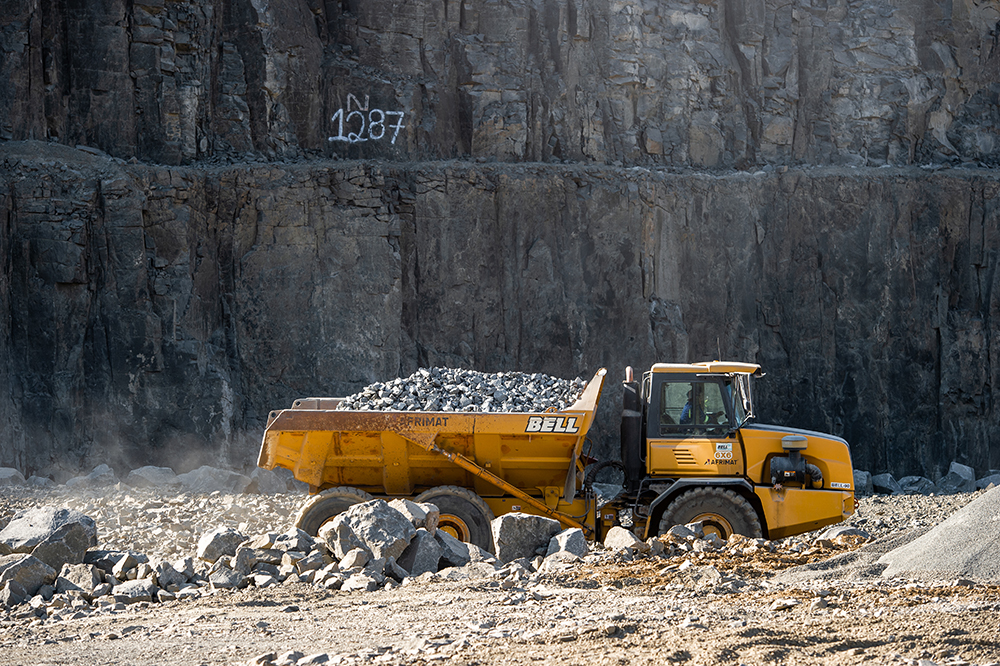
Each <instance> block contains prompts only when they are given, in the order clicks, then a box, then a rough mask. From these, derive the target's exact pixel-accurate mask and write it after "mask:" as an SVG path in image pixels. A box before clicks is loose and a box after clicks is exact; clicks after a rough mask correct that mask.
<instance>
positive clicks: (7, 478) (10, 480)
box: [0, 467, 24, 486]
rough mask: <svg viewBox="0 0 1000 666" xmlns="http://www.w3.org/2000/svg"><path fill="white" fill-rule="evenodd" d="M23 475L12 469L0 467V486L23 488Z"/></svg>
mask: <svg viewBox="0 0 1000 666" xmlns="http://www.w3.org/2000/svg"><path fill="white" fill-rule="evenodd" d="M23 485H24V475H23V474H21V472H20V471H19V470H16V469H14V468H13V467H0V486H23Z"/></svg>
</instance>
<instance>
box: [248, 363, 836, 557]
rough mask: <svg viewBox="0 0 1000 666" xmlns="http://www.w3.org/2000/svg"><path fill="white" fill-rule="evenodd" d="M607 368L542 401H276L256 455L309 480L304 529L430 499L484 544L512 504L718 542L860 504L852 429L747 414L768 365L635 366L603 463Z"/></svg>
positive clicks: (571, 523) (774, 532)
mask: <svg viewBox="0 0 1000 666" xmlns="http://www.w3.org/2000/svg"><path fill="white" fill-rule="evenodd" d="M605 375H606V370H604V369H603V368H602V369H601V370H598V371H597V373H596V374H595V375H594V377H593V379H591V380H590V382H588V384H587V386H586V388H585V389H584V391H583V393H582V394H581V395H580V397H579V398H578V399H577V400H576V402H575V403H574V404H572V405H570V406H569V407H567V408H565V409H563V410H561V411H557V412H556V411H554V412H545V413H523V412H514V413H496V412H494V413H488V412H487V413H481V412H415V411H385V412H380V411H345V410H337V409H336V407H337V405H338V404H339V403H340V399H338V398H305V399H301V400H296V401H295V403H294V404H293V405H292V407H291V409H285V410H281V411H274V412H271V414H270V416H269V418H268V424H267V428H266V430H265V432H264V441H263V444H262V446H261V451H260V459H259V460H258V463H257V464H258V465H259V466H260V467H263V468H266V469H274V468H275V467H284V468H287V469H289V470H291V471H292V472H293V473H294V475H295V478H297V479H298V480H300V481H303V482H305V483H307V484H309V488H310V490H311V492H312V493H313V495H312V497H311V498H310V499H309V500H307V501H306V503H305V505H304V506H303V507H302V509H301V510H300V511H299V513H298V516H297V518H296V525H298V526H299V527H301V528H302V529H304V530H305V531H307V532H309V533H310V534H316V533H317V531H318V530H319V527H320V526H321V525H322V524H323V523H325V522H326V521H328V520H330V519H332V518H333V517H334V516H336V515H337V514H339V513H340V512H341V511H344V510H345V509H347V508H348V507H350V506H351V505H352V504H356V503H358V502H364V501H368V500H370V499H374V498H383V499H393V498H407V499H412V500H414V501H417V502H429V503H432V504H435V505H436V506H437V507H438V508H439V509H440V510H441V521H440V528H441V529H444V530H446V531H447V532H449V533H450V534H452V535H453V536H456V537H458V538H460V539H462V540H464V541H468V542H471V543H475V544H477V545H479V546H481V547H482V548H485V549H487V550H492V548H493V543H492V535H491V532H490V522H491V521H492V520H493V518H494V517H495V516H497V515H501V514H504V513H507V512H510V511H520V512H524V513H533V514H539V515H544V516H549V517H551V518H554V519H556V520H558V521H560V522H561V523H562V524H563V525H564V526H567V527H579V528H581V529H582V530H583V531H584V532H585V533H586V534H587V536H588V537H589V538H592V539H600V538H602V535H603V534H604V533H605V532H606V531H607V530H608V529H610V528H611V527H613V526H615V525H624V526H627V527H629V528H631V529H632V530H633V531H634V532H635V533H636V534H637V535H638V536H640V537H641V538H644V539H645V538H648V537H650V536H655V535H657V534H661V533H663V532H665V531H666V530H668V529H669V528H670V526H671V525H674V524H686V523H691V522H695V521H701V522H702V523H703V524H704V527H705V531H706V533H715V534H717V535H718V536H719V537H721V538H723V539H726V538H728V537H729V536H730V535H731V534H734V533H738V534H745V535H747V536H753V537H758V536H764V537H767V538H771V539H776V538H781V537H785V536H790V535H793V534H800V533H802V532H807V531H810V530H813V529H817V528H819V527H823V526H825V525H831V524H833V523H838V522H840V521H841V520H843V519H844V518H846V517H848V516H850V515H851V514H852V513H853V512H854V490H853V469H852V465H851V455H850V449H849V447H848V445H847V442H845V441H844V440H843V439H840V438H839V437H834V436H832V435H824V434H821V433H817V432H812V431H806V430H797V429H793V428H783V427H778V426H769V425H760V424H756V423H753V418H754V409H753V399H752V393H751V382H752V381H753V378H754V377H759V376H760V366H757V365H753V364H748V363H733V362H720V361H713V362H706V363H691V364H676V363H657V364H655V365H654V366H653V367H652V368H650V370H649V371H648V372H646V373H644V374H643V376H642V379H641V381H637V380H636V379H635V378H634V377H633V374H632V369H631V368H628V369H627V370H626V377H625V383H624V389H625V392H624V401H623V403H624V404H623V408H622V418H621V460H620V461H618V460H614V461H605V462H598V461H595V460H594V459H592V458H590V457H588V456H587V455H585V453H584V445H585V443H586V442H587V432H588V431H589V429H590V427H591V425H592V424H593V422H594V415H595V413H596V411H597V405H598V402H599V400H600V397H601V390H602V388H603V385H604V380H605ZM588 465H589V466H590V473H589V474H587V475H586V476H585V474H584V470H585V468H586V467H587V466H588ZM607 467H613V468H616V469H618V470H620V471H621V472H623V473H624V482H623V484H622V490H621V492H620V493H619V495H618V496H617V497H616V498H615V499H613V500H611V501H610V502H608V503H606V504H604V505H603V506H601V507H600V508H598V505H597V499H598V498H597V495H596V494H595V492H594V490H593V488H592V487H591V481H592V479H593V478H594V476H595V474H596V473H597V472H598V471H599V470H601V469H603V468H607Z"/></svg>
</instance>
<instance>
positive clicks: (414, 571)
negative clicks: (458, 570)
mask: <svg viewBox="0 0 1000 666" xmlns="http://www.w3.org/2000/svg"><path fill="white" fill-rule="evenodd" d="M434 537H435V535H434V534H431V533H430V532H428V531H427V530H425V529H424V528H422V527H421V528H420V529H419V530H417V531H416V533H415V534H414V535H413V538H412V539H411V540H410V544H409V545H408V546H407V547H406V550H404V551H403V552H402V554H401V555H400V556H399V557H398V558H396V563H397V564H398V565H399V566H401V567H403V568H404V569H406V570H407V571H409V572H410V575H411V576H419V575H421V574H425V573H427V572H428V571H430V572H432V573H434V572H437V570H438V566H439V565H440V562H441V555H442V554H443V552H444V549H443V548H442V547H441V543H440V542H439V541H438V540H437V539H435V538H434Z"/></svg>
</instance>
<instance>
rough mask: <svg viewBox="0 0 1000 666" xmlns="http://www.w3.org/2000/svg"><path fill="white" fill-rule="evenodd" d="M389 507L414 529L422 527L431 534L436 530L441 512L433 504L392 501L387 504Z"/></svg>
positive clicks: (406, 500)
mask: <svg viewBox="0 0 1000 666" xmlns="http://www.w3.org/2000/svg"><path fill="white" fill-rule="evenodd" d="M389 506H391V507H392V508H393V509H395V510H396V511H399V512H400V513H401V514H403V515H404V516H406V518H407V519H408V520H409V521H410V522H411V523H412V524H413V526H414V527H415V528H417V529H419V528H421V527H422V528H424V529H425V530H427V531H428V532H429V533H431V534H434V531H435V530H437V525H438V520H439V519H440V518H441V512H440V511H439V510H438V508H437V507H436V506H434V505H433V504H429V503H427V502H412V501H410V500H408V499H394V500H392V501H391V502H389Z"/></svg>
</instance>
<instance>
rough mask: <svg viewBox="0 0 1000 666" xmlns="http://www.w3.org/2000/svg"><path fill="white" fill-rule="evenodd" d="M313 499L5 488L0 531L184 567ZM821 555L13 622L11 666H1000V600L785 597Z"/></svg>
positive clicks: (895, 512) (825, 594)
mask: <svg viewBox="0 0 1000 666" xmlns="http://www.w3.org/2000/svg"><path fill="white" fill-rule="evenodd" d="M978 495H979V493H973V494H967V495H956V496H949V497H920V496H898V497H875V498H864V499H862V500H861V507H860V510H859V513H858V515H857V516H855V517H854V518H852V519H851V521H850V523H851V524H853V525H856V526H858V527H860V528H862V529H866V530H868V531H870V532H871V533H872V535H873V536H874V537H890V536H892V535H894V534H899V533H900V532H901V531H907V530H910V529H911V528H914V527H921V528H926V527H929V526H932V525H935V524H937V523H939V522H941V521H942V520H943V519H945V518H946V517H947V516H948V515H950V514H951V513H952V512H954V511H955V510H956V509H958V508H959V507H961V506H964V505H965V504H966V503H968V502H969V501H971V500H973V499H975V497H977V496H978ZM303 500H304V496H303V495H266V496H265V495H226V494H220V493H213V494H211V495H190V494H188V495H176V494H170V493H166V492H156V491H148V490H134V489H130V488H125V487H122V486H118V487H117V488H115V489H109V490H106V491H103V492H102V491H82V492H75V493H72V494H70V493H68V492H67V491H66V490H65V489H64V488H54V489H26V488H5V489H4V494H3V497H2V498H0V524H5V523H6V521H7V520H8V519H9V517H10V515H12V514H13V513H14V511H15V510H17V509H19V508H24V507H27V506H31V505H44V504H50V505H53V504H54V505H60V506H69V507H72V508H76V509H78V510H80V511H83V512H85V513H88V514H89V515H91V516H93V517H95V519H97V522H98V528H99V539H100V541H101V545H102V546H103V547H116V548H132V549H135V550H140V551H143V552H145V553H147V554H149V555H160V556H164V557H176V556H178V555H181V554H184V555H190V554H193V552H194V544H195V542H196V540H197V537H198V536H199V535H200V534H201V533H203V532H205V531H208V530H210V529H212V528H214V527H216V526H218V525H220V524H226V525H230V526H232V527H235V528H237V529H240V530H241V531H243V532H244V533H247V534H255V533H258V532H268V531H284V529H286V528H287V527H288V526H289V525H290V523H291V519H292V516H293V515H294V513H295V511H296V509H297V507H298V505H299V504H300V503H301V502H302V501H303ZM810 541H811V536H809V535H806V536H803V537H798V538H793V539H790V540H786V542H785V543H782V544H778V548H776V549H775V551H774V552H772V551H771V550H770V549H769V548H761V549H756V550H754V551H753V552H752V553H751V554H745V555H742V556H733V555H732V554H725V553H721V552H719V553H710V552H709V553H690V554H689V555H687V556H686V557H673V558H666V559H665V558H635V559H632V558H629V557H624V558H623V557H621V556H614V555H612V554H611V553H609V552H607V551H604V552H603V553H602V552H600V551H599V552H598V554H597V555H596V556H595V557H592V558H591V564H588V565H583V566H577V567H576V568H574V569H571V570H568V571H566V572H563V573H559V574H545V575H540V574H531V575H525V576H518V575H515V574H511V575H504V576H503V577H498V578H486V579H473V580H458V581H454V580H444V579H442V578H441V577H440V576H427V577H425V578H422V579H420V580H419V581H417V582H415V583H413V584H410V585H404V586H403V587H400V588H397V589H393V590H384V591H377V592H371V593H360V592H354V593H342V592H335V591H321V590H317V589H315V588H313V587H311V586H309V585H306V584H302V583H294V584H286V585H282V586H279V587H277V588H268V589H263V590H257V589H254V588H248V589H245V590H241V591H234V592H228V591H220V592H218V593H216V594H213V595H210V596H206V597H202V598H199V599H194V600H189V601H174V602H168V603H160V604H137V605H134V606H128V607H125V608H124V609H120V610H114V609H113V608H108V609H105V610H102V611H88V612H81V613H76V614H75V615H71V616H69V615H65V614H64V615H62V616H61V618H59V619H53V618H50V619H47V620H41V619H33V618H29V617H18V616H17V615H16V614H12V613H8V614H6V615H0V665H5V664H57V663H58V664H71V663H83V664H88V666H90V665H95V664H121V663H130V664H139V665H142V666H146V665H150V666H152V665H153V664H246V663H252V660H253V659H254V658H255V657H258V656H260V655H263V654H267V653H273V654H274V657H275V660H276V661H280V660H281V657H282V656H285V657H286V659H285V662H286V663H294V661H291V657H290V656H289V655H287V654H285V653H288V652H289V651H292V652H293V653H294V652H298V653H299V657H309V656H310V655H315V654H325V655H327V657H328V658H329V663H340V664H367V663H372V664H379V663H386V664H428V663H432V662H446V663H459V664H480V665H485V664H534V663H538V662H546V661H553V662H555V661H558V662H559V663H567V664H588V666H589V665H592V664H614V665H618V664H632V663H634V664H647V663H649V664H664V663H672V664H679V663H691V664H734V665H736V664H744V663H745V664H757V663H794V662H799V663H810V664H861V663H877V664H919V666H930V664H940V665H943V664H946V663H947V664H953V665H955V666H957V665H958V664H962V663H972V664H979V665H983V664H991V663H992V664H996V663H997V662H998V661H1000V653H998V650H997V648H996V632H997V629H998V628H1000V627H998V622H997V617H998V614H997V611H998V610H1000V588H998V587H995V586H987V585H981V584H980V585H973V586H966V585H954V584H952V583H953V582H952V581H940V582H937V583H933V582H932V583H920V582H914V581H906V580H890V581H887V580H865V579H853V578H851V577H850V576H847V577H839V578H835V579H830V580H823V581H817V580H803V581H800V582H797V583H785V582H780V581H779V580H778V579H777V577H776V575H775V574H776V573H777V572H779V571H781V570H785V569H788V568H790V567H793V566H795V565H800V564H804V563H806V562H817V561H819V560H821V559H823V558H824V557H827V556H829V555H835V554H837V553H840V554H841V556H843V554H845V553H844V549H843V548H841V549H839V550H837V549H834V550H824V551H821V552H820V551H818V550H817V549H810V550H809V551H804V552H799V553H795V552H793V551H794V548H793V547H797V546H796V544H797V543H802V544H808V543H809V542H810ZM810 551H812V552H811V553H810ZM685 563H687V564H685ZM712 571H715V572H717V574H718V575H716V574H712V575H711V576H709V575H708V574H707V573H706V572H709V573H711V572H712ZM292 656H294V655H292Z"/></svg>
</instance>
